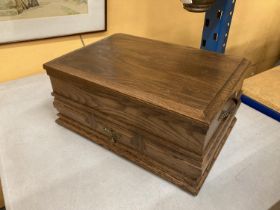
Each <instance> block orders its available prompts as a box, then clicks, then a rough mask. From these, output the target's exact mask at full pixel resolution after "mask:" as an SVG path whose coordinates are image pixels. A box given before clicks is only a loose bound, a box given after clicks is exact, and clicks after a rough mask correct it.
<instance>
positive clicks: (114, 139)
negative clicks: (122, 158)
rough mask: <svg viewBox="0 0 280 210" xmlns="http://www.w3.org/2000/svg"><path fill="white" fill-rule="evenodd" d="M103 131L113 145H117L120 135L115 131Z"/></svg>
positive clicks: (107, 129) (106, 129)
mask: <svg viewBox="0 0 280 210" xmlns="http://www.w3.org/2000/svg"><path fill="white" fill-rule="evenodd" d="M103 131H104V132H105V134H106V136H107V137H108V139H109V140H110V141H111V142H112V143H116V142H117V141H118V140H119V139H120V135H119V134H118V133H116V132H115V131H114V130H113V129H110V128H103Z"/></svg>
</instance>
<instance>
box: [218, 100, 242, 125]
mask: <svg viewBox="0 0 280 210" xmlns="http://www.w3.org/2000/svg"><path fill="white" fill-rule="evenodd" d="M232 101H233V102H234V103H233V105H231V107H230V108H229V110H225V111H222V113H221V114H220V116H219V120H226V119H227V118H228V117H229V116H230V115H232V114H233V113H234V112H235V109H236V106H237V105H238V99H236V98H233V99H232Z"/></svg>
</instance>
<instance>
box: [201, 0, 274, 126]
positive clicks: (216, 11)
mask: <svg viewBox="0 0 280 210" xmlns="http://www.w3.org/2000/svg"><path fill="white" fill-rule="evenodd" d="M235 3H236V0H216V2H215V4H214V5H212V7H211V8H210V9H209V10H208V11H207V12H206V15H205V21H204V28H203V34H202V41H201V49H204V50H209V51H213V52H217V53H224V52H225V49H226V45H227V40H228V36H229V31H230V26H231V21H232V17H233V13H234V7H235ZM241 101H242V102H243V103H244V104H246V105H248V106H250V107H252V108H254V109H256V110H258V111H260V112H261V113H263V114H265V115H267V116H269V117H271V118H273V119H275V120H277V121H279V122H280V113H278V112H276V111H274V110H272V109H270V108H269V107H267V106H265V105H263V104H261V103H259V102H257V101H255V100H253V99H251V98H249V97H248V96H245V95H242V96H241Z"/></svg>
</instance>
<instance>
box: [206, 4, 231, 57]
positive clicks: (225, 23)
mask: <svg viewBox="0 0 280 210" xmlns="http://www.w3.org/2000/svg"><path fill="white" fill-rule="evenodd" d="M234 6H235V0H217V1H216V2H215V4H214V5H212V7H211V8H210V9H209V10H208V11H207V12H206V15H205V21H204V28H203V34H202V41H201V49H205V50H209V51H214V52H218V53H224V52H225V49H226V45H227V40H228V36H229V30H230V26H231V20H232V16H233V13H234Z"/></svg>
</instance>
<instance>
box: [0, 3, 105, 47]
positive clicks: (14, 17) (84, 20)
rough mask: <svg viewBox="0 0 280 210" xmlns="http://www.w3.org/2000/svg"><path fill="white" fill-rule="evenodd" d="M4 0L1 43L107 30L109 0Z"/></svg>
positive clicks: (0, 26) (0, 20) (2, 4)
mask: <svg viewBox="0 0 280 210" xmlns="http://www.w3.org/2000/svg"><path fill="white" fill-rule="evenodd" d="M1 1H2V3H0V44H4V43H11V42H20V41H27V40H38V39H46V38H53V37H61V36H69V35H75V34H84V33H92V32H101V31H106V30H107V0H34V1H35V3H34V1H33V0H1ZM19 1H20V2H23V3H25V4H23V5H21V6H22V7H23V8H21V7H19V6H18V5H19V4H18V2H19ZM5 2H6V3H7V2H9V4H6V5H4V3H5ZM36 2H37V3H38V5H37V4H36ZM32 3H33V4H32ZM7 5H8V6H7ZM15 6H16V8H15ZM5 7H6V8H5ZM24 7H25V8H24ZM3 8H4V9H3ZM5 9H6V10H5ZM1 10H2V11H1ZM1 12H2V13H1ZM5 12H6V13H5Z"/></svg>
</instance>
